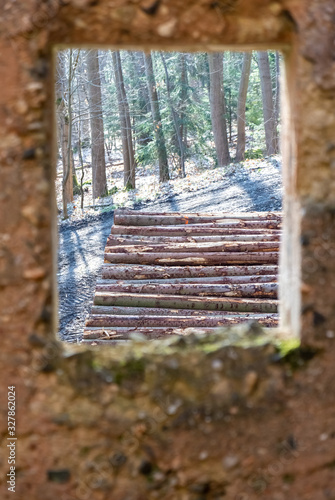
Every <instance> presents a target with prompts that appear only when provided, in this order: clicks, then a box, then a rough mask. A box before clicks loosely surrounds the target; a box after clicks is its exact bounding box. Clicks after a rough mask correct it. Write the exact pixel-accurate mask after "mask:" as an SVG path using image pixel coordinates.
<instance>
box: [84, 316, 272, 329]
mask: <svg viewBox="0 0 335 500" xmlns="http://www.w3.org/2000/svg"><path fill="white" fill-rule="evenodd" d="M254 316H255V317H254V318H253V320H254V321H257V322H258V323H259V324H261V325H265V326H276V325H277V323H278V319H277V316H276V315H263V316H260V315H254ZM248 321H251V319H250V318H245V317H243V316H239V315H234V316H232V315H231V316H224V315H218V316H211V317H206V316H193V317H192V316H150V315H146V316H143V315H141V316H118V315H115V316H111V315H90V316H88V318H87V319H86V327H108V326H109V327H145V328H147V327H167V328H169V327H178V328H189V327H198V326H200V327H215V326H224V325H234V324H239V323H245V322H248Z"/></svg>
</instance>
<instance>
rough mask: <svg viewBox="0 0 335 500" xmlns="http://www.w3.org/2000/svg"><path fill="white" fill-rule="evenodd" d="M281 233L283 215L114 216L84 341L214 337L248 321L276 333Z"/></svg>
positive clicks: (122, 212)
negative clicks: (194, 334)
mask: <svg viewBox="0 0 335 500" xmlns="http://www.w3.org/2000/svg"><path fill="white" fill-rule="evenodd" d="M280 227H281V213H279V212H271V213H269V212H251V213H250V212H249V213H248V212H246V213H221V214H197V213H185V214H183V213H151V212H137V211H136V212H134V211H130V210H117V211H116V212H115V214H114V225H113V226H112V229H111V234H110V236H109V237H108V239H107V245H106V248H105V261H104V265H103V268H102V279H99V280H98V281H97V286H96V291H95V296H94V305H93V307H92V310H91V314H90V315H89V316H88V318H87V320H86V327H85V330H84V338H83V341H84V342H94V343H107V344H110V343H116V342H124V341H127V340H129V339H131V338H133V337H136V336H137V337H138V338H147V339H157V338H162V337H166V336H168V335H185V334H187V333H188V332H189V331H190V330H189V329H190V328H200V329H201V331H205V332H208V333H211V332H213V331H215V328H217V327H219V326H222V325H231V324H236V323H242V322H246V321H257V322H258V323H260V324H261V325H263V326H266V327H275V326H276V325H277V322H278V313H277V306H278V303H277V302H278V301H277V274H278V255H279V240H280V233H281V230H280ZM135 333H137V334H141V336H140V335H134V334H135Z"/></svg>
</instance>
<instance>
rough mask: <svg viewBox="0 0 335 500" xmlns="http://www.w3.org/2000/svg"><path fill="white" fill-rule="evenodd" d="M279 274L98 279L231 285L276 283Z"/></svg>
mask: <svg viewBox="0 0 335 500" xmlns="http://www.w3.org/2000/svg"><path fill="white" fill-rule="evenodd" d="M276 282H277V276H275V275H269V276H267V275H264V276H222V277H220V276H219V277H217V278H208V277H206V278H175V279H156V280H155V279H151V280H150V279H149V280H126V281H124V280H115V279H98V280H97V285H117V284H120V285H121V284H123V283H124V284H129V285H132V284H133V285H136V284H138V285H149V284H152V285H155V284H158V285H159V284H163V283H167V284H171V285H173V284H178V283H179V284H184V285H191V284H197V283H199V284H203V285H206V284H209V285H210V284H212V285H229V284H232V285H234V284H244V285H246V284H248V283H276Z"/></svg>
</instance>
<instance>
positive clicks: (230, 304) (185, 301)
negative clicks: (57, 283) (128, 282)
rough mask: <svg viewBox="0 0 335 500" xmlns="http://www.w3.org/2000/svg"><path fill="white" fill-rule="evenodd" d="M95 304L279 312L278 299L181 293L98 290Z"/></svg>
mask: <svg viewBox="0 0 335 500" xmlns="http://www.w3.org/2000/svg"><path fill="white" fill-rule="evenodd" d="M94 305H101V306H132V307H162V308H163V307H165V308H172V309H203V310H207V309H209V310H220V311H241V312H260V313H275V312H277V306H278V301H277V300H263V299H237V298H229V299H228V298H216V297H215V298H213V297H201V298H197V297H192V296H191V297H190V296H183V297H181V296H180V295H176V296H172V295H170V296H165V295H149V294H139V293H133V294H131V293H121V292H118V293H113V292H96V294H95V297H94Z"/></svg>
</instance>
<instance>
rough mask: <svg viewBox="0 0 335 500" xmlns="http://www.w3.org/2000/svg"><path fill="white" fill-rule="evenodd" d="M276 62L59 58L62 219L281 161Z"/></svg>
mask: <svg viewBox="0 0 335 500" xmlns="http://www.w3.org/2000/svg"><path fill="white" fill-rule="evenodd" d="M280 59H281V56H280V54H279V53H278V52H273V51H269V52H245V53H240V52H217V53H183V52H151V53H144V52H137V51H111V50H108V51H107V50H99V51H98V50H86V49H67V50H63V51H59V52H58V54H57V65H56V88H55V99H56V118H57V137H58V141H57V145H58V151H57V153H58V163H57V184H56V185H57V189H58V198H57V199H58V207H59V214H60V217H61V218H62V219H67V218H68V217H69V215H71V211H72V210H73V207H74V208H76V209H79V210H81V212H82V213H83V212H84V209H85V208H86V209H87V208H89V207H91V208H92V207H93V208H94V209H96V208H97V207H109V209H114V208H115V207H116V206H123V205H125V204H126V201H127V199H128V198H129V197H132V199H133V200H135V201H136V200H141V199H143V197H144V198H145V195H143V192H144V190H145V189H146V190H148V189H149V185H150V183H151V182H152V179H154V181H153V182H154V186H155V189H156V191H157V190H159V187H160V186H164V185H165V184H166V183H169V182H170V183H171V182H174V180H178V179H185V177H186V178H188V179H191V180H192V179H193V180H194V182H197V178H196V174H197V173H198V172H202V171H206V173H207V174H208V173H211V172H214V170H215V169H225V168H226V167H227V166H228V165H231V164H234V165H238V164H240V163H241V162H244V161H248V160H257V159H259V158H263V157H264V156H271V155H275V154H277V153H278V152H279V129H280V105H279V104H280V103H279V95H280ZM223 171H224V170H223ZM210 178H211V175H210V176H209V179H210ZM150 189H151V188H150ZM141 197H142V198H141ZM115 200H117V202H116V201H115Z"/></svg>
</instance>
